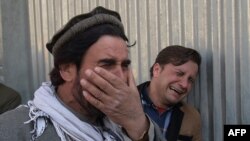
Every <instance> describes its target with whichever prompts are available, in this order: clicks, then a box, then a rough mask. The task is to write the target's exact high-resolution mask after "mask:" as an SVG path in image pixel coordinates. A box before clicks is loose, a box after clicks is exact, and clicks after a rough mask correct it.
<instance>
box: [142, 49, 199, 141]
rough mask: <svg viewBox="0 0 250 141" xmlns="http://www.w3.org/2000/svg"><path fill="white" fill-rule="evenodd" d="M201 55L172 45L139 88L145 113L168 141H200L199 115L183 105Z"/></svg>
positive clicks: (163, 52) (192, 83) (159, 58)
mask: <svg viewBox="0 0 250 141" xmlns="http://www.w3.org/2000/svg"><path fill="white" fill-rule="evenodd" d="M200 63H201V57H200V54H199V53H198V52H197V51H196V50H194V49H191V48H186V47H183V46H178V45H173V46H168V47H166V48H164V49H163V50H161V51H160V53H159V54H158V56H157V58H156V60H155V63H154V64H153V66H152V67H151V69H150V76H151V81H148V82H144V83H142V84H140V85H139V86H138V90H139V92H140V94H141V99H142V104H143V108H144V111H145V113H147V114H148V115H149V116H150V117H151V119H153V120H154V121H155V122H156V123H157V124H158V125H159V127H160V128H161V131H162V133H163V135H164V136H165V138H166V139H167V140H168V141H177V140H182V141H201V139H202V138H201V119H200V114H199V112H198V111H197V110H196V109H195V108H194V107H192V106H191V105H189V104H187V103H186V102H184V101H183V99H184V98H185V97H187V96H188V94H189V92H190V91H191V89H192V86H193V85H194V83H195V80H196V77H197V75H198V71H199V68H200Z"/></svg>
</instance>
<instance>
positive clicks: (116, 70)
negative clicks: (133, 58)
mask: <svg viewBox="0 0 250 141" xmlns="http://www.w3.org/2000/svg"><path fill="white" fill-rule="evenodd" d="M112 73H113V74H115V75H116V76H118V77H119V78H121V79H122V80H123V81H124V82H126V81H127V78H126V72H125V70H124V69H123V68H122V66H118V65H117V66H116V67H115V68H114V69H113V70H112Z"/></svg>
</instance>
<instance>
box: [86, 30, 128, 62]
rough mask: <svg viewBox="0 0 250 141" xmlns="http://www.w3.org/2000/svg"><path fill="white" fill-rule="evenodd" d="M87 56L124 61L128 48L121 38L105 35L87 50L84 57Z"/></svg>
mask: <svg viewBox="0 0 250 141" xmlns="http://www.w3.org/2000/svg"><path fill="white" fill-rule="evenodd" d="M87 56H89V57H94V58H114V59H117V60H124V59H127V58H128V47H127V44H126V42H125V41H124V40H123V39H122V38H120V37H115V36H110V35H105V36H102V37H101V38H100V39H98V40H97V42H96V43H94V44H93V45H92V46H91V47H90V48H89V50H88V51H87V54H86V57H87Z"/></svg>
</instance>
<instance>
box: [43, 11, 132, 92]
mask: <svg viewBox="0 0 250 141" xmlns="http://www.w3.org/2000/svg"><path fill="white" fill-rule="evenodd" d="M99 13H101V14H103V13H105V16H109V14H110V15H112V16H113V17H112V18H113V20H114V17H115V18H117V19H118V20H119V21H118V22H117V19H115V20H116V21H115V22H114V23H115V24H117V23H118V24H119V26H118V25H115V24H113V21H111V22H110V19H109V17H108V19H107V20H109V21H108V22H106V21H104V22H103V21H102V20H103V18H101V19H97V18H96V17H94V18H93V20H94V22H93V20H92V19H91V20H92V21H91V23H90V24H93V23H94V25H93V26H87V28H86V26H85V25H81V26H83V28H84V29H82V28H79V29H77V32H76V33H75V32H74V33H73V34H71V33H70V36H67V38H68V39H67V38H66V39H67V41H63V42H62V43H61V45H60V46H58V45H57V48H58V49H56V50H54V48H55V46H56V42H58V40H60V38H61V36H63V34H66V33H67V32H71V31H70V27H72V26H74V25H76V24H79V22H80V21H83V20H85V18H89V17H91V16H94V15H95V14H99ZM104 18H106V17H104ZM100 21H101V22H100ZM119 22H121V19H120V16H119V14H118V13H117V12H115V11H111V10H108V9H105V8H103V7H97V8H95V9H94V10H93V11H91V12H90V13H87V14H83V15H79V16H76V17H74V18H73V19H71V20H70V21H69V22H68V23H67V24H66V26H64V27H63V28H62V29H61V30H59V32H58V33H56V34H55V35H54V37H53V38H52V40H51V41H50V42H49V43H47V48H48V50H49V51H50V52H51V53H52V54H53V56H54V68H53V69H52V71H51V72H50V80H51V83H52V85H53V86H55V87H56V88H57V87H58V86H59V85H60V84H63V83H64V82H65V81H64V80H63V79H62V77H61V75H60V68H59V67H60V65H62V64H69V63H73V64H75V65H76V67H77V69H78V70H79V69H80V65H81V63H82V59H83V58H84V56H85V53H86V52H87V50H88V49H89V47H90V46H91V45H92V44H94V43H95V42H96V41H97V40H98V39H99V38H100V37H102V36H103V35H111V36H116V37H121V38H122V39H124V41H127V42H128V38H127V36H126V35H125V33H124V29H123V25H122V24H121V23H119ZM96 23H98V24H96ZM80 24H85V23H84V22H82V23H80ZM87 24H89V23H87ZM121 27H122V28H121ZM128 46H129V45H128Z"/></svg>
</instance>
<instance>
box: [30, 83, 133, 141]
mask: <svg viewBox="0 0 250 141" xmlns="http://www.w3.org/2000/svg"><path fill="white" fill-rule="evenodd" d="M28 106H29V108H30V112H29V117H30V120H29V121H27V122H25V124H27V123H30V122H32V121H33V122H34V129H33V130H32V131H31V133H32V139H31V140H35V139H36V138H38V137H39V136H41V135H42V134H43V132H44V130H45V128H46V127H47V122H48V120H49V119H50V120H51V121H52V123H53V126H54V127H55V129H56V132H57V134H58V136H59V137H60V138H61V141H123V140H128V137H127V136H126V135H125V134H124V133H123V132H122V130H121V127H120V126H118V125H117V124H115V123H114V122H112V121H111V120H109V119H108V118H107V117H105V118H104V119H103V122H104V127H103V128H100V127H97V126H94V125H91V124H89V123H87V122H84V121H81V120H80V119H79V118H78V117H76V116H75V115H74V114H73V113H72V112H71V111H69V110H68V109H67V108H66V107H64V106H63V105H62V104H61V103H60V102H59V101H58V100H57V98H56V96H55V89H54V87H53V86H52V85H51V82H44V83H43V84H42V86H41V87H40V88H39V89H38V90H37V91H36V92H35V96H34V99H33V100H32V101H28ZM129 140H130V139H129Z"/></svg>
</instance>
